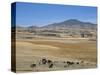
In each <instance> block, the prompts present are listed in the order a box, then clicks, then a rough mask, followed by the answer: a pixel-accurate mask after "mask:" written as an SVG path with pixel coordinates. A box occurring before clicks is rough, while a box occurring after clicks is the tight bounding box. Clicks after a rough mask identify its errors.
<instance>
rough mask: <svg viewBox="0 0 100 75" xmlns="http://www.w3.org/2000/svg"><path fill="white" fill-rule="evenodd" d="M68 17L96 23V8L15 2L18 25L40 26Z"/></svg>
mask: <svg viewBox="0 0 100 75" xmlns="http://www.w3.org/2000/svg"><path fill="white" fill-rule="evenodd" d="M68 19H78V20H80V21H83V22H92V23H95V24H96V23H97V8H96V7H89V6H76V5H75V6H73V5H58V4H41V3H23V2H17V3H16V25H19V26H32V25H33V26H40V27H41V26H44V25H48V24H52V23H58V22H62V21H65V20H68Z"/></svg>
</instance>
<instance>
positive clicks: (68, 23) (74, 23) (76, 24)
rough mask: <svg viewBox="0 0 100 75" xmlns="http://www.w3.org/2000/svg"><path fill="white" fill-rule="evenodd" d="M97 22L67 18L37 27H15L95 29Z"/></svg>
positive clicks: (33, 27) (26, 28)
mask: <svg viewBox="0 0 100 75" xmlns="http://www.w3.org/2000/svg"><path fill="white" fill-rule="evenodd" d="M96 27H97V24H93V23H90V22H82V21H80V20H77V19H69V20H65V21H63V22H59V23H52V24H49V25H45V26H42V27H38V26H34V25H33V26H28V27H21V26H17V27H16V28H17V29H20V30H21V29H22V30H35V29H40V30H43V29H46V30H48V29H94V30H96V29H97V28H96Z"/></svg>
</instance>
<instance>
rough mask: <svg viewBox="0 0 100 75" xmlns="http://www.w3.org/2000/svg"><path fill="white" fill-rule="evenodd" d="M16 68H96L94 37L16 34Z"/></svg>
mask: <svg viewBox="0 0 100 75" xmlns="http://www.w3.org/2000/svg"><path fill="white" fill-rule="evenodd" d="M16 35H17V37H16V38H17V39H16V63H17V64H16V70H17V72H30V71H52V70H67V69H68V70H69V69H84V68H96V66H97V51H96V50H97V48H96V40H90V39H89V38H80V37H77V38H64V37H63V38H59V37H45V36H34V35H33V34H32V33H28V32H27V33H25V32H19V33H17V34H16Z"/></svg>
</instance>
